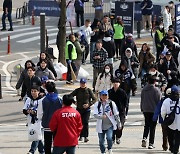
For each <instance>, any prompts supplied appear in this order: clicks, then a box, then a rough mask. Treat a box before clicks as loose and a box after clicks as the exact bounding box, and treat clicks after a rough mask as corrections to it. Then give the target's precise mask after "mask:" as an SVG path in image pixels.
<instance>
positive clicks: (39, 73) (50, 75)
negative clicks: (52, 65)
mask: <svg viewBox="0 0 180 154" xmlns="http://www.w3.org/2000/svg"><path fill="white" fill-rule="evenodd" d="M35 75H36V76H37V77H39V78H40V79H41V78H42V77H43V76H47V77H48V79H51V80H55V77H54V74H53V73H52V72H51V71H50V70H49V69H48V68H47V67H46V68H45V69H42V68H41V67H38V68H37V70H36V72H35Z"/></svg>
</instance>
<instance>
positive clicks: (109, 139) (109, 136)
mask: <svg viewBox="0 0 180 154" xmlns="http://www.w3.org/2000/svg"><path fill="white" fill-rule="evenodd" d="M105 135H106V140H107V144H108V147H107V148H108V150H109V149H112V135H113V127H110V128H109V129H107V130H102V133H98V137H99V146H100V150H101V153H105V149H106V148H105V145H104V142H105V139H104V138H105Z"/></svg>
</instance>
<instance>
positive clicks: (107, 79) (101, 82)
mask: <svg viewBox="0 0 180 154" xmlns="http://www.w3.org/2000/svg"><path fill="white" fill-rule="evenodd" d="M101 74H102V73H100V74H99V75H98V77H97V80H96V85H95V91H98V92H100V91H102V90H109V89H111V88H112V81H111V74H110V73H108V74H104V75H103V77H102V78H101V79H100V76H101Z"/></svg>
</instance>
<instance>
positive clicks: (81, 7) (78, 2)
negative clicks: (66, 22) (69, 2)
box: [74, 0, 84, 13]
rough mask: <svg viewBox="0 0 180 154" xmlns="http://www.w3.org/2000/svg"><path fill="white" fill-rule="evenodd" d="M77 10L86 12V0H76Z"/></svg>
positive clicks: (75, 6)
mask: <svg viewBox="0 0 180 154" xmlns="http://www.w3.org/2000/svg"><path fill="white" fill-rule="evenodd" d="M74 8H75V12H76V13H77V12H83V13H84V1H83V0H75V2H74Z"/></svg>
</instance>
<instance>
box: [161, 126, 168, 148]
mask: <svg viewBox="0 0 180 154" xmlns="http://www.w3.org/2000/svg"><path fill="white" fill-rule="evenodd" d="M161 128H162V137H163V144H162V147H163V148H168V127H167V126H165V125H163V124H161Z"/></svg>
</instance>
